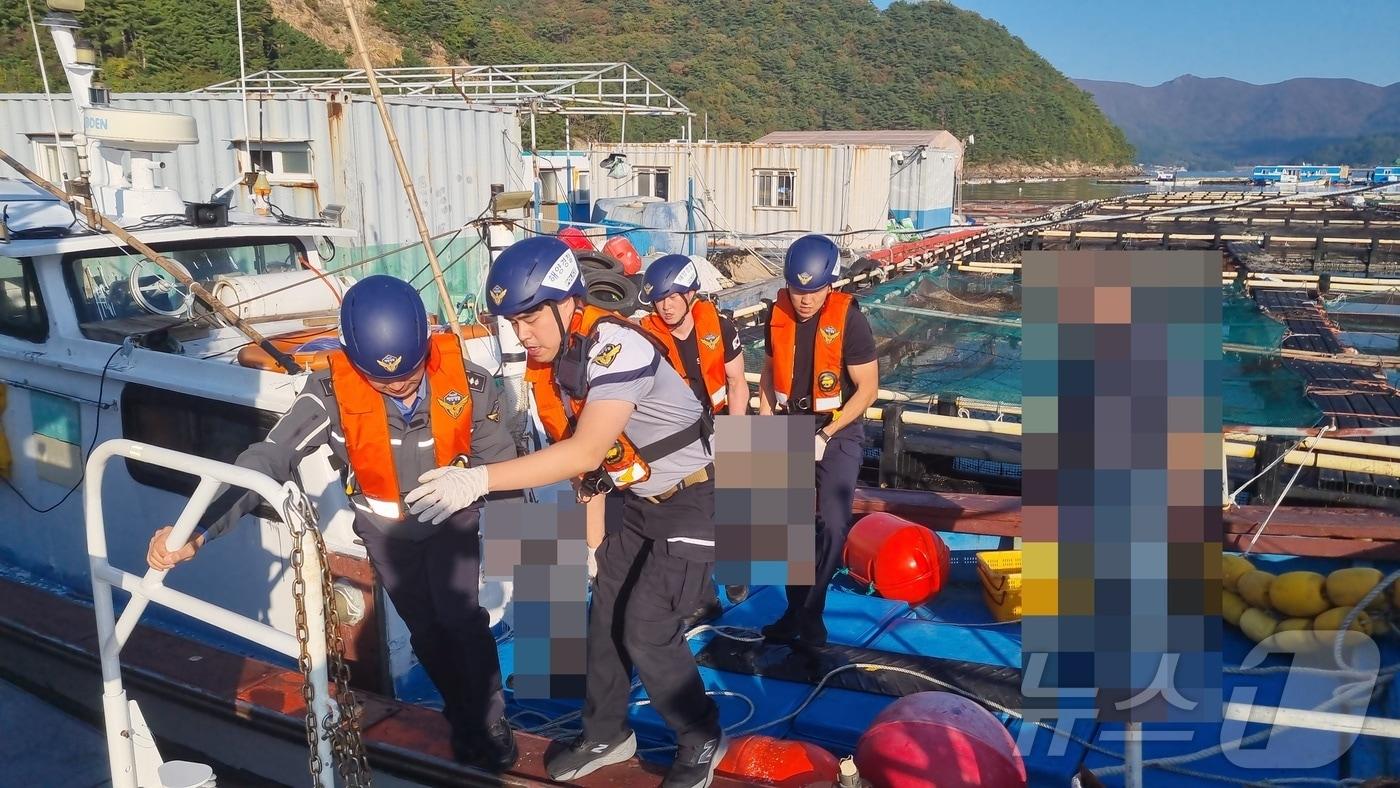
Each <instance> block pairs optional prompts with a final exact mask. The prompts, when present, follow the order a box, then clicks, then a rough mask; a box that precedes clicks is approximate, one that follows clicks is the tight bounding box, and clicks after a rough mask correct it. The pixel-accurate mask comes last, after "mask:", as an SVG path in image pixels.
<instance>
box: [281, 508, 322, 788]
mask: <svg viewBox="0 0 1400 788" xmlns="http://www.w3.org/2000/svg"><path fill="white" fill-rule="evenodd" d="M296 506H297V504H296V502H295V501H293V500H291V499H289V500H288V501H287V505H286V506H285V508H284V510H283V514H282V522H284V523H286V524H287V528H288V529H289V530H290V531H291V534H292V599H293V600H294V601H295V602H296V638H297V645H298V646H299V647H300V653H299V654H298V656H297V667H298V668H299V669H300V670H301V697H302V700H303V701H304V702H305V704H306V748H307V752H308V753H310V755H309V756H308V757H309V759H310V760H309V762H308V764H307V765H308V767H309V769H310V770H311V785H312V788H324V786H322V785H321V765H322V764H321V753H320V750H319V749H318V748H317V746H316V712H315V706H314V705H313V703H312V701H313V698H312V691H311V654H310V652H309V651H308V647H307V644H308V643H309V642H310V640H311V629H310V627H309V626H307V623H306V578H305V572H304V569H305V566H306V552H305V549H304V546H303V542H304V540H305V538H306V529H307V522H308V521H307V520H306V519H305V518H304V517H302V516H300V513H297V515H296V516H293V511H294V507H296Z"/></svg>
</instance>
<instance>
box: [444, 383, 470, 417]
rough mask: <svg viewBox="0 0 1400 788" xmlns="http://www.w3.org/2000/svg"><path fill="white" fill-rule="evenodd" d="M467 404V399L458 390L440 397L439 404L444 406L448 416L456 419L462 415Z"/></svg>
mask: <svg viewBox="0 0 1400 788" xmlns="http://www.w3.org/2000/svg"><path fill="white" fill-rule="evenodd" d="M467 402H468V400H467V398H466V397H464V396H462V395H461V393H460V392H458V391H456V390H453V391H449V392H447V393H446V394H444V395H442V396H441V397H438V404H439V405H441V406H442V409H443V410H445V411H447V415H449V416H451V417H452V418H454V419H455V418H457V417H458V416H460V415H462V409H463V408H465V407H466V406H467Z"/></svg>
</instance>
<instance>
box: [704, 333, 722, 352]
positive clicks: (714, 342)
mask: <svg viewBox="0 0 1400 788" xmlns="http://www.w3.org/2000/svg"><path fill="white" fill-rule="evenodd" d="M700 341H701V342H704V343H705V347H707V348H709V349H710V350H714V349H715V348H716V347H718V346H719V337H718V336H716V335H714V334H710V335H709V336H704V337H700Z"/></svg>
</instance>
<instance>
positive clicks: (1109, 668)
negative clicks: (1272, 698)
mask: <svg viewBox="0 0 1400 788" xmlns="http://www.w3.org/2000/svg"><path fill="white" fill-rule="evenodd" d="M1220 266H1221V262H1220V255H1219V253H1213V252H1212V253H1202V252H1029V253H1026V254H1025V255H1024V258H1023V269H1022V271H1023V273H1022V277H1023V278H1022V297H1023V336H1024V342H1023V345H1022V370H1023V380H1022V385H1023V400H1022V402H1023V409H1024V410H1023V434H1022V503H1023V512H1024V515H1023V516H1024V522H1023V528H1022V534H1023V584H1022V603H1023V611H1024V619H1023V621H1022V659H1023V668H1024V670H1025V682H1026V686H1025V688H1024V694H1025V696H1026V700H1025V704H1026V707H1025V713H1026V715H1027V717H1028V718H1031V719H1044V718H1049V717H1063V716H1064V715H1065V714H1066V713H1077V712H1080V711H1089V712H1092V713H1094V714H1096V715H1097V718H1098V719H1100V720H1111V721H1135V722H1216V721H1219V719H1220V710H1221V697H1222V660H1221V655H1220V636H1221V635H1220V631H1221V630H1220V615H1219V609H1220V608H1219V603H1218V600H1219V599H1220V592H1221V588H1220V581H1219V579H1218V578H1219V575H1220V570H1219V562H1220V549H1219V545H1220V539H1221V525H1222V519H1221V499H1222V496H1221V483H1222V479H1221V475H1222V472H1223V469H1222V463H1223V444H1222V437H1221V363H1222V361H1221V333H1222V330H1221V298H1220ZM1203 544H1204V545H1205V546H1206V547H1207V548H1209V549H1202V545H1203ZM1209 578H1215V579H1213V580H1212V579H1209Z"/></svg>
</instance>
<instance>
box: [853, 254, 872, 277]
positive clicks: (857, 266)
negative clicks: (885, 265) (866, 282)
mask: <svg viewBox="0 0 1400 788" xmlns="http://www.w3.org/2000/svg"><path fill="white" fill-rule="evenodd" d="M879 267H880V264H879V263H877V262H875V261H874V260H871V259H870V258H869V257H861V258H859V259H857V260H856V261H855V262H854V263H851V267H850V268H848V269H846V276H860V275H861V274H865V273H869V272H870V271H873V270H875V269H876V268H879Z"/></svg>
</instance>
